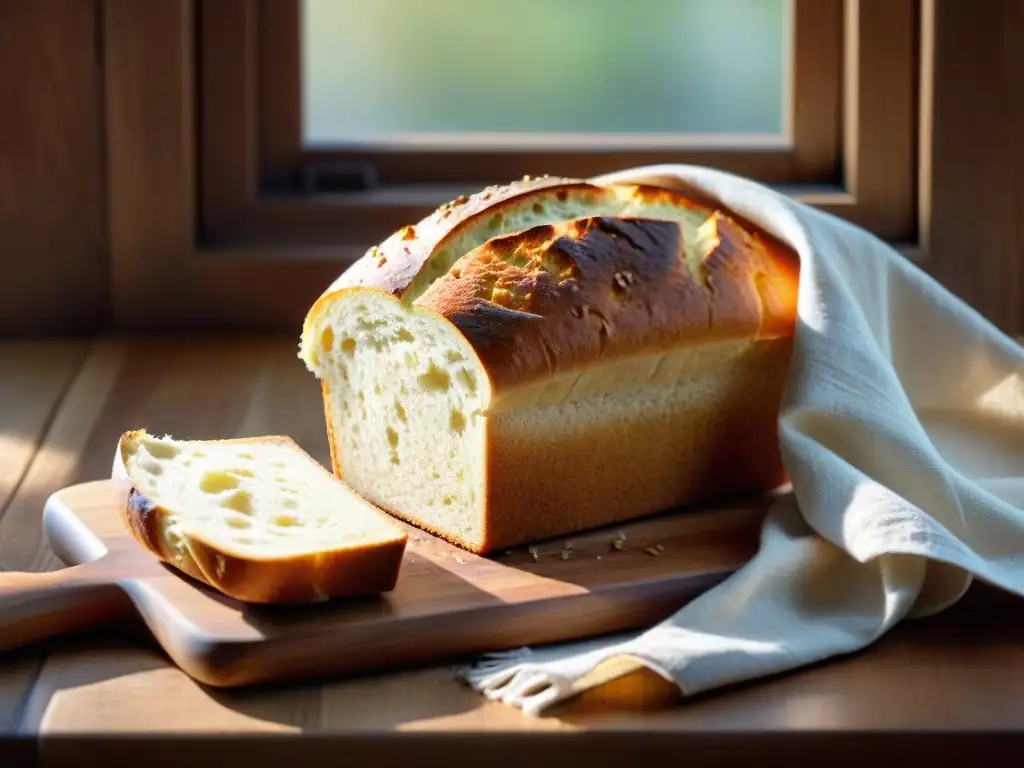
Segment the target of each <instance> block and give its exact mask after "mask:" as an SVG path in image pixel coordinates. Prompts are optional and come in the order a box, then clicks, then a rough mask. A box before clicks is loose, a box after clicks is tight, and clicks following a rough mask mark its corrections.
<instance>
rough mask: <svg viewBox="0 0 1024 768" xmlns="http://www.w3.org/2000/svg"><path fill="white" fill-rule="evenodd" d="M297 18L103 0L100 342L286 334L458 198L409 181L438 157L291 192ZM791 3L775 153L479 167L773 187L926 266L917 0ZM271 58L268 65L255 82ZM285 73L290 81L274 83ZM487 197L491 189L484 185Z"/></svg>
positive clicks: (450, 186) (271, 10)
mask: <svg viewBox="0 0 1024 768" xmlns="http://www.w3.org/2000/svg"><path fill="white" fill-rule="evenodd" d="M296 2H297V0H269V1H268V0H212V1H211V0H146V2H144V3H141V2H137V1H136V0H104V2H103V39H104V53H105V55H104V60H103V64H104V77H103V79H104V94H105V110H106V114H105V117H106V128H107V172H108V173H107V177H108V188H109V196H108V234H109V242H110V270H111V301H112V316H111V321H112V324H113V325H114V326H115V327H130V328H138V329H144V328H166V327H174V328H182V327H187V326H192V327H202V328H210V327H222V328H231V327H235V328H246V329H289V330H294V329H295V328H297V326H298V323H299V322H300V321H301V318H302V315H303V313H304V312H305V310H306V308H307V307H308V305H309V303H310V301H312V299H314V298H315V297H316V295H318V293H319V292H320V291H321V290H322V289H323V288H324V287H325V286H326V285H327V284H328V283H329V282H330V280H332V279H333V278H334V277H336V276H337V274H338V273H339V272H340V271H341V270H342V269H344V268H345V266H346V265H347V264H348V263H350V262H351V260H353V259H354V258H356V257H358V256H359V255H360V254H361V253H362V252H363V250H364V249H365V247H366V246H367V245H369V244H371V243H372V242H373V241H374V240H376V239H379V238H380V237H381V236H382V233H386V232H387V231H390V230H391V229H394V228H396V227H397V226H399V225H401V224H404V223H407V222H409V221H412V220H415V219H417V218H419V217H420V216H421V215H423V213H425V212H426V211H428V210H430V209H431V208H432V207H434V206H436V205H437V204H439V203H440V202H443V201H444V200H445V199H449V198H450V197H451V196H453V193H454V194H458V191H462V190H461V189H460V188H459V183H460V182H463V183H470V182H471V180H470V179H469V178H465V177H463V178H460V177H458V176H449V177H448V178H445V179H443V180H442V183H440V184H434V185H427V184H423V183H416V182H425V181H428V180H430V179H432V178H434V176H432V175H431V173H432V172H435V173H436V169H437V168H438V167H440V166H439V165H438V161H439V160H440V161H441V164H442V166H443V165H445V163H444V161H445V159H446V158H445V157H443V153H442V156H441V157H438V155H436V154H435V155H430V154H429V153H420V154H417V153H414V152H405V153H404V154H398V155H396V154H395V153H390V154H389V153H387V152H377V154H375V155H373V157H374V159H375V160H377V161H378V170H379V171H380V172H381V174H382V176H383V177H385V178H386V179H391V178H392V177H393V178H395V179H396V180H399V179H400V180H403V181H406V182H407V183H406V184H405V185H404V186H393V187H389V186H385V187H384V188H382V189H378V190H373V191H368V192H354V193H348V194H344V195H316V194H303V193H302V192H301V190H298V191H297V190H295V188H294V180H295V179H296V178H297V177H301V173H300V172H299V170H298V169H297V167H296V163H297V162H300V160H301V158H300V157H299V155H297V154H296V148H297V146H298V143H297V137H298V126H297V121H296V118H295V115H294V110H292V109H289V108H288V107H285V108H281V106H280V105H281V104H292V105H294V104H295V103H296V100H295V98H294V96H295V95H294V93H292V96H291V97H290V98H291V100H290V101H288V100H287V99H286V97H287V94H288V92H289V90H291V91H294V89H295V86H296V84H297V82H298V79H297V71H296V69H295V67H297V62H298V56H297V51H290V50H289V49H288V43H287V42H281V41H288V40H291V41H293V42H292V43H291V45H292V46H293V47H294V46H297V43H298V36H297V31H298V29H297V25H298V14H297V13H296V10H295V8H296ZM791 2H792V3H793V4H794V5H793V9H792V14H791V18H793V19H795V20H796V24H795V29H794V30H793V31H794V34H793V38H792V39H793V45H794V51H795V59H796V61H797V64H796V66H795V67H794V68H793V70H792V72H791V75H792V76H791V78H790V80H791V85H790V87H791V88H792V89H793V93H794V100H793V109H792V114H791V116H790V117H789V119H788V124H789V125H790V126H791V128H792V130H791V136H792V138H791V139H789V140H782V141H778V140H777V141H775V142H774V143H772V142H766V143H761V144H760V145H759V146H755V147H751V146H749V145H748V146H717V147H716V146H707V144H708V142H707V141H706V140H704V141H703V143H701V142H695V141H693V140H691V139H686V140H682V141H678V142H676V143H675V145H674V146H666V147H662V148H661V151H659V152H657V153H653V152H651V151H649V150H645V149H642V148H637V149H633V150H629V149H628V148H627V149H622V148H619V149H616V148H614V147H611V148H609V147H596V148H591V149H597V150H599V151H596V152H595V151H591V152H578V153H571V154H567V153H565V152H564V151H560V152H559V156H565V157H567V158H568V159H567V160H566V161H565V162H566V163H567V165H566V167H565V168H562V167H556V168H545V167H543V166H544V162H545V159H547V160H549V161H550V160H551V158H552V156H550V155H548V156H545V153H544V152H543V151H542V149H539V148H536V147H534V148H528V149H527V150H526V151H525V152H515V151H511V150H504V151H498V152H495V151H490V152H489V153H488V158H489V159H488V161H487V163H489V165H487V167H488V170H489V172H491V173H495V172H499V171H500V172H502V174H503V176H504V177H509V176H516V175H520V174H519V173H518V171H517V173H514V174H513V173H504V172H505V171H511V170H513V169H516V168H519V167H521V166H520V165H517V164H518V163H523V162H527V163H529V165H530V166H532V168H531V169H530V172H533V173H540V172H552V173H564V172H566V170H578V171H582V173H580V174H578V175H588V173H592V172H597V171H599V170H603V169H605V168H611V167H625V166H627V165H635V164H641V163H645V162H696V163H703V164H709V165H716V166H719V167H723V168H727V169H729V170H733V171H736V172H738V173H743V174H745V175H749V176H751V177H753V178H757V179H759V180H761V181H764V182H766V183H772V184H774V185H777V186H780V187H781V188H783V189H785V190H786V191H789V192H791V193H792V194H794V195H795V196H797V197H798V198H800V199H802V200H805V201H806V202H809V203H811V204H814V205H817V206H820V207H822V208H824V209H825V210H828V211H830V212H832V213H835V214H837V215H839V216H841V217H843V218H845V219H847V220H850V221H852V222H854V223H857V224H860V225H861V226H864V227H866V228H867V229H869V230H871V231H873V232H875V233H876V234H877V235H879V236H880V237H882V238H884V239H886V240H889V241H890V242H893V243H896V244H898V245H900V246H901V247H903V248H904V249H905V250H906V251H907V252H908V253H910V254H912V255H913V256H915V257H916V258H923V255H924V251H923V249H922V247H921V246H922V244H923V241H922V239H921V237H920V236H919V233H920V232H921V231H922V229H921V224H922V219H921V217H922V215H923V214H922V210H923V209H922V207H921V205H920V202H921V201H920V200H919V195H918V180H919V178H921V177H922V174H923V173H925V172H926V169H924V168H923V167H922V165H921V159H920V157H919V152H920V145H921V142H920V141H919V140H918V132H919V131H920V130H921V122H920V118H921V115H922V114H923V107H922V103H921V98H920V97H921V93H920V89H919V86H918V79H919V70H920V66H921V59H920V44H919V38H920V34H921V28H920V9H919V3H920V0H791ZM269 29H274V30H276V32H275V33H274V35H273V36H270V35H269V34H268V32H267V30H269ZM808 30H811V31H813V32H814V34H811V33H810V32H809V31H808ZM271 45H273V46H274V49H273V50H274V51H276V54H275V67H272V68H271V67H261V66H260V62H261V61H263V62H266V61H267V60H268V59H267V56H266V55H265V52H267V51H268V50H269V49H270V46H271ZM282 46H284V47H283V48H282ZM866 51H870V55H863V52H866ZM261 52H263V54H264V55H261ZM211 56H213V57H215V58H213V59H212V60H211V58H210V57H211ZM801 57H804V58H801ZM288 61H291V62H295V64H294V65H286V66H281V62H288ZM800 62H803V64H806V63H807V62H813V63H814V64H815V65H814V66H802V64H801V63H800ZM281 94H285V96H282V95H281ZM270 105H274V109H271V108H270ZM719 143H720V144H722V143H723V142H719ZM333 157H334V158H335V159H338V157H339V156H338V155H337V154H336V153H335V154H334V155H333ZM389 157H390V160H389V159H388V158H389ZM416 157H420V158H421V159H422V160H423V161H422V162H421V163H419V164H417V163H416V162H413V161H414V160H415V158H416ZM399 161H400V162H399ZM388 162H391V165H388ZM601 163H604V164H605V165H601ZM573 164H575V165H573ZM458 165H459V164H458V163H447V166H448V167H457V166H458ZM537 166H540V167H537ZM432 169H433V171H432ZM399 171H401V174H404V175H402V176H400V175H399ZM492 180H495V181H496V180H499V179H481V180H480V181H481V182H483V181H492ZM409 182H411V183H409ZM471 186H475V184H471ZM456 190H458V191H456Z"/></svg>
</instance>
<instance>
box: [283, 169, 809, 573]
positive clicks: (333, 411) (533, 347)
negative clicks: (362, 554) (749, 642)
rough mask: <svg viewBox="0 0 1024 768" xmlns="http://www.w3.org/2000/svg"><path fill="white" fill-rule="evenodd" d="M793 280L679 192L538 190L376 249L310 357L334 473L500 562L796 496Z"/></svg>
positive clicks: (761, 243)
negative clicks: (791, 418)
mask: <svg viewBox="0 0 1024 768" xmlns="http://www.w3.org/2000/svg"><path fill="white" fill-rule="evenodd" d="M798 274H799V266H798V261H797V257H796V255H795V254H794V253H793V252H792V251H791V250H790V249H788V248H787V247H784V246H783V245H782V244H781V243H779V242H777V241H775V240H773V239H771V238H769V237H767V236H765V235H764V234H761V233H758V232H756V231H754V230H753V229H752V228H751V227H749V226H745V225H743V224H741V223H740V222H738V221H737V220H735V218H734V217H731V216H730V215H729V214H728V213H727V212H725V211H721V210H716V209H714V208H712V207H706V206H704V205H700V204H698V203H696V202H694V201H693V200H691V199H688V198H686V197H684V196H682V195H681V194H679V193H678V192H674V191H669V190H667V189H662V188H657V187H646V186H637V185H622V184H616V185H602V184H596V183H592V182H587V181H581V180H573V179H557V178H543V179H539V180H534V181H530V180H524V181H522V182H517V183H514V184H510V185H508V186H503V187H493V188H489V189H485V190H483V191H481V192H479V193H477V194H475V195H473V196H472V197H469V198H468V199H466V198H460V199H459V200H455V201H453V202H451V203H449V204H447V205H445V206H442V207H441V208H440V209H439V210H437V211H435V212H434V213H432V214H431V215H430V216H428V217H426V218H425V219H424V220H423V221H421V222H419V223H417V224H415V225H413V226H408V227H405V228H404V229H402V230H400V231H398V232H396V233H394V234H393V235H391V236H390V237H389V238H387V240H385V241H384V242H383V243H382V244H381V245H380V246H379V247H376V248H373V249H371V250H370V251H368V252H367V253H366V254H365V255H364V256H363V257H362V258H361V259H360V260H359V261H358V262H356V263H355V264H354V265H352V266H351V267H350V268H349V269H348V270H346V271H345V272H344V273H343V274H342V275H341V276H340V277H339V278H338V279H337V280H336V281H335V282H334V283H333V284H332V285H331V286H329V287H328V288H327V290H325V291H324V293H323V295H322V296H321V297H320V298H319V300H318V301H316V303H315V304H314V305H313V306H312V307H311V309H310V310H309V313H308V315H307V317H306V321H305V324H304V327H303V332H302V339H301V344H300V357H301V358H302V359H303V360H304V361H305V363H306V365H307V367H308V368H309V369H310V370H311V371H312V372H313V373H314V374H315V375H316V376H317V377H318V378H319V379H320V382H321V388H322V392H323V399H324V406H325V416H326V422H327V432H328V438H329V441H330V445H331V455H332V461H333V468H334V471H335V473H336V474H337V475H338V476H339V477H341V478H343V479H344V481H345V482H346V483H347V484H348V485H349V486H350V487H352V488H353V489H354V490H356V491H357V492H358V493H360V494H362V495H363V496H364V497H365V498H366V499H368V500H370V501H372V502H373V503H374V504H376V505H378V506H380V507H381V508H383V509H385V510H387V511H389V512H390V513H392V514H393V515H395V516H397V517H399V518H402V519H404V520H407V521H409V522H411V523H413V524H414V525H417V526H419V527H421V528H423V529H426V530H428V531H431V532H433V533H435V534H437V535H440V536H442V537H444V538H446V539H448V540H450V541H452V542H453V543H455V544H458V545H459V546H461V547H464V548H466V549H468V550H471V551H474V552H477V553H482V554H485V553H488V552H490V551H492V550H495V549H498V548H506V547H510V546H514V545H518V544H523V543H526V542H534V541H537V540H541V539H546V538H550V537H555V536H564V535H566V534H569V533H572V532H575V531H580V530H583V529H590V528H596V527H600V526H604V525H608V524H612V523H616V522H621V521H624V520H629V519H633V518H637V517H640V516H644V515H648V514H650V513H655V512H660V511H665V510H668V509H671V508H675V507H679V506H682V505H689V504H693V503H696V502H705V501H710V500H714V499H720V498H723V497H726V496H736V495H740V494H745V493H751V492H758V491H762V490H766V489H771V488H773V487H777V486H778V485H780V484H781V483H783V482H785V473H784V471H783V467H782V463H781V459H780V453H779V446H778V438H777V419H778V411H779V405H780V398H781V393H782V389H783V385H784V383H785V380H786V374H787V369H788V364H789V359H790V353H791V345H792V336H793V327H794V321H795V308H796V294H797V281H798Z"/></svg>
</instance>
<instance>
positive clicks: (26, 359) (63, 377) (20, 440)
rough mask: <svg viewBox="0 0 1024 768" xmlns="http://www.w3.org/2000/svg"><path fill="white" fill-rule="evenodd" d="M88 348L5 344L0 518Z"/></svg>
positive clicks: (0, 373)
mask: <svg viewBox="0 0 1024 768" xmlns="http://www.w3.org/2000/svg"><path fill="white" fill-rule="evenodd" d="M88 350H89V342H87V341H84V340H30V341H0V360H3V367H2V368H0V515H2V514H3V510H4V509H5V508H6V507H7V504H8V502H9V501H10V500H11V497H12V496H13V495H14V491H15V489H16V488H17V487H18V484H19V483H20V482H21V479H22V477H23V476H24V474H25V472H26V470H27V469H28V466H29V463H30V462H31V460H32V457H33V456H34V455H35V453H36V449H37V448H38V447H39V444H40V442H41V441H42V439H43V436H44V433H45V431H46V428H47V426H48V425H49V422H50V418H51V417H52V415H53V413H54V412H55V410H56V408H57V405H58V402H59V401H60V398H61V397H62V396H63V394H64V391H65V390H66V389H67V387H68V386H69V385H70V384H71V381H72V379H73V378H74V376H75V374H76V373H77V371H78V369H79V367H80V366H81V365H82V362H83V361H84V360H85V357H86V354H87V352H88ZM2 567H3V561H2V560H0V568H2Z"/></svg>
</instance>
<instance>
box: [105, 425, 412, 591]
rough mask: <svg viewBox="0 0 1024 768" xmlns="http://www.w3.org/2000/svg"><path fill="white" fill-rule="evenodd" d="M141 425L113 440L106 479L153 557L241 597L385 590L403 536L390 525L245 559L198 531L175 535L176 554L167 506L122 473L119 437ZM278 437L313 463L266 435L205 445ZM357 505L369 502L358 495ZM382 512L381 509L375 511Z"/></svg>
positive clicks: (395, 572) (393, 576) (134, 434)
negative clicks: (372, 537) (346, 539)
mask: <svg viewBox="0 0 1024 768" xmlns="http://www.w3.org/2000/svg"><path fill="white" fill-rule="evenodd" d="M143 435H144V430H133V431H130V432H127V433H125V435H123V436H122V438H121V440H120V441H119V443H118V452H117V458H119V459H120V462H121V468H122V469H123V472H119V471H118V467H117V464H116V459H115V467H114V473H113V476H114V479H115V480H116V481H118V482H119V483H120V485H121V487H122V489H123V491H124V495H123V497H122V498H123V501H122V504H121V510H120V512H121V519H122V521H123V522H124V524H125V527H126V528H127V529H128V530H129V532H130V533H131V535H132V537H133V538H134V539H135V540H136V541H137V542H138V543H139V544H140V545H141V546H142V547H144V548H145V549H146V550H148V551H149V552H150V553H151V554H152V555H153V556H154V557H156V558H157V559H158V560H160V561H162V562H164V563H167V564H168V565H171V566H173V567H175V568H177V569H178V570H180V571H181V572H182V573H184V574H186V575H188V576H190V577H191V578H193V579H195V580H196V581H199V582H201V583H203V584H206V585H207V586H210V587H212V588H214V589H216V590H217V591H218V592H221V593H222V594H224V595H226V596H228V597H231V598H234V599H236V600H239V601H241V602H245V603H267V604H272V603H313V602H321V601H324V600H328V599H332V598H341V597H348V596H355V595H366V594H375V593H381V592H389V591H391V590H393V589H394V588H395V585H396V584H397V581H398V576H399V572H400V570H401V565H402V560H403V557H404V554H405V548H406V544H407V541H408V535H407V534H406V533H405V532H404V531H403V530H401V529H400V528H399V527H398V526H397V525H396V526H395V537H394V538H393V539H389V540H386V541H381V542H374V543H372V544H370V545H367V546H361V547H346V548H343V549H337V550H325V551H321V552H311V553H304V554H301V555H295V556H288V557H280V558H257V557H247V556H245V555H241V554H239V553H237V552H230V551H228V550H226V549H224V548H221V547H218V546H217V545H216V544H213V543H211V542H209V541H206V540H205V539H203V538H202V537H200V536H196V535H192V534H189V533H188V532H187V531H186V532H185V533H184V534H183V542H182V546H181V547H180V557H179V556H176V552H175V548H174V547H172V546H171V545H170V542H168V541H167V539H166V537H165V536H164V534H163V530H164V526H165V524H166V522H167V520H168V518H169V517H171V516H173V514H174V513H173V512H172V511H170V510H168V509H165V508H164V507H161V506H159V505H157V504H155V503H154V502H153V501H152V500H151V499H150V498H149V497H148V496H147V495H146V494H147V492H149V491H147V489H146V488H144V487H140V486H139V483H138V481H137V480H135V479H132V478H130V476H129V475H128V473H127V469H126V468H127V460H126V452H127V449H126V442H128V441H129V440H131V439H136V438H140V437H142V436H143ZM269 441H273V442H281V443H286V444H288V445H289V446H290V447H293V448H296V449H298V450H299V452H300V453H301V454H302V455H303V456H305V458H306V459H308V460H309V461H310V462H312V463H313V464H314V465H315V466H317V467H319V468H320V469H321V470H322V471H326V470H323V467H320V465H319V463H318V462H316V460H315V459H313V458H312V457H311V456H309V454H308V453H306V452H305V451H303V450H302V449H301V448H300V447H299V446H298V445H297V444H296V443H295V442H294V441H293V440H292V439H291V438H288V437H284V436H279V435H271V436H264V437H255V438H229V439H224V440H207V441H204V442H207V443H232V444H248V445H251V444H254V443H260V442H269ZM363 503H369V502H365V501H363ZM381 514H382V515H385V514H386V513H384V512H383V511H382V512H381Z"/></svg>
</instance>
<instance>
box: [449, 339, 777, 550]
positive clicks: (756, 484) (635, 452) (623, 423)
mask: <svg viewBox="0 0 1024 768" xmlns="http://www.w3.org/2000/svg"><path fill="white" fill-rule="evenodd" d="M740 344H743V342H740ZM723 346H728V345H723ZM791 353H792V339H791V338H779V339H771V340H762V341H758V342H755V343H754V345H753V346H752V347H750V348H749V349H746V350H745V351H743V352H742V353H741V354H740V355H739V356H737V357H736V358H735V359H734V361H733V362H732V363H729V364H726V365H721V366H717V365H712V366H710V367H709V368H708V370H707V371H706V372H705V373H704V374H698V376H697V381H691V383H693V384H698V385H703V386H697V387H695V389H697V390H700V391H699V392H695V393H693V394H691V395H689V396H688V397H685V398H678V399H677V400H676V401H675V404H673V405H665V406H657V405H648V406H646V407H644V408H636V409H633V410H631V411H629V412H628V415H622V413H621V412H620V413H619V414H615V413H611V414H609V415H608V416H607V417H605V418H602V419H596V420H592V421H590V422H589V423H588V424H587V425H586V427H585V428H583V427H579V426H577V427H576V428H574V426H573V424H572V422H571V416H567V415H566V414H564V413H562V414H558V413H551V414H549V415H548V416H547V417H546V418H543V419H539V420H536V421H535V422H534V423H533V424H530V423H525V424H524V423H523V420H522V419H520V418H518V416H519V414H517V413H509V414H497V415H495V416H492V417H491V418H490V419H489V422H488V451H487V473H486V474H487V482H486V485H485V488H486V494H487V496H486V503H485V509H486V513H485V517H484V520H485V529H484V540H483V542H482V543H481V544H480V545H479V546H473V547H469V548H470V549H472V550H473V551H474V552H476V553H477V554H483V555H486V554H488V553H491V552H494V551H500V550H503V549H508V548H510V547H515V546H518V545H521V544H524V543H528V542H537V541H541V540H544V539H548V538H551V537H556V536H558V537H567V536H571V535H572V534H573V533H575V532H580V531H587V530H591V529H594V528H600V527H603V526H608V525H614V524H616V523H621V522H624V521H627V520H632V519H636V518H638V517H642V516H644V515H647V514H653V513H659V512H665V511H667V510H670V509H676V508H679V507H684V506H689V505H695V504H701V503H710V502H715V501H719V500H722V499H725V498H732V497H736V496H739V495H744V494H753V493H759V492H764V491H766V490H770V489H773V488H777V487H779V486H781V485H782V484H784V483H785V482H786V472H785V469H784V467H783V463H782V456H781V452H780V449H779V443H778V438H777V430H778V427H777V424H778V412H779V406H780V402H781V398H782V390H783V387H784V386H785V382H786V374H787V369H788V364H789V360H790V356H791ZM637 394H640V393H637ZM523 478H529V480H528V481H524V480H523Z"/></svg>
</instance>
